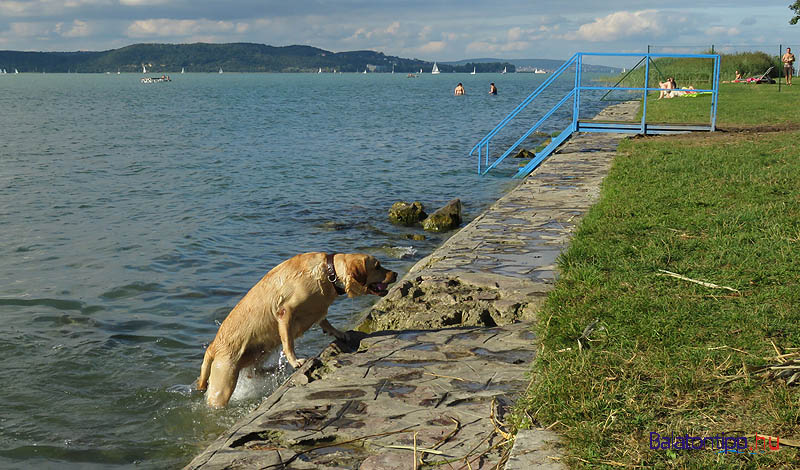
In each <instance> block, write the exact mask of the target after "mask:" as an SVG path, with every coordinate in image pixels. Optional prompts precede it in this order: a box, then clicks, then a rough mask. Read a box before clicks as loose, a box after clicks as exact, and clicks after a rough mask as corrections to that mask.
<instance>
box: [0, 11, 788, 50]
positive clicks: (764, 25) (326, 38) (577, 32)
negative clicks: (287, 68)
mask: <svg viewBox="0 0 800 470" xmlns="http://www.w3.org/2000/svg"><path fill="white" fill-rule="evenodd" d="M789 3H791V2H790V0H781V1H772V0H767V1H764V0H756V1H753V0H748V1H740V0H727V1H716V0H710V1H703V2H699V1H696V0H694V1H685V0H670V1H665V2H641V1H626V0H605V1H570V2H564V1H559V0H547V1H538V0H537V1H522V0H512V1H488V0H481V1H474V0H460V1H444V0H426V1H421V0H411V1H402V0H393V1H385V0H313V1H303V0H296V1H291V0H281V1H273V0H223V1H210V0H191V1H190V0H61V1H57V0H0V50H9V49H10V50H26V51H76V50H106V49H114V48H118V47H122V46H126V45H129V44H135V43H141V42H160V43H192V42H215V43H220V42H256V43H263V44H270V45H275V46H281V45H289V44H307V45H313V46H316V47H320V48H323V49H327V50H332V51H347V50H358V49H371V50H376V51H381V52H384V53H386V54H389V55H396V56H401V57H414V58H420V59H426V60H431V61H433V60H438V61H447V60H459V59H467V58H478V57H499V58H507V59H514V58H517V59H523V58H547V59H565V58H567V57H569V56H570V55H572V53H574V52H577V51H585V52H642V51H646V50H647V45H648V44H650V45H657V46H660V47H659V48H658V49H657V50H658V51H659V52H672V51H673V50H672V49H671V48H669V47H668V46H671V45H676V44H678V45H695V46H705V45H711V44H716V45H725V44H727V45H737V46H747V47H737V48H736V50H748V49H751V50H752V49H758V48H762V49H765V50H768V51H770V52H772V50H773V49H775V51H774V53H776V54H777V45H778V44H791V41H793V40H794V38H795V37H797V36H798V34H800V25H795V26H792V25H789V19H790V18H791V17H792V12H791V11H790V10H789V8H788V4H789ZM798 42H800V41H798ZM773 46H775V47H773ZM798 48H800V46H798ZM674 52H700V51H699V50H697V49H695V50H691V51H687V50H685V48H675V50H674Z"/></svg>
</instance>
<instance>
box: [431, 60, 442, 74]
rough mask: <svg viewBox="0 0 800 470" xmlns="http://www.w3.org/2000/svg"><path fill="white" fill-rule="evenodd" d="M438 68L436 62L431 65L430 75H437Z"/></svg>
mask: <svg viewBox="0 0 800 470" xmlns="http://www.w3.org/2000/svg"><path fill="white" fill-rule="evenodd" d="M440 73H441V72H439V67H437V66H436V62H434V63H433V70H431V75H439V74H440Z"/></svg>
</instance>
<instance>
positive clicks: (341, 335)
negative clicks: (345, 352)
mask: <svg viewBox="0 0 800 470" xmlns="http://www.w3.org/2000/svg"><path fill="white" fill-rule="evenodd" d="M319 326H320V327H322V331H324V332H325V334H327V335H331V336H333V337H334V338H336V339H338V340H339V341H344V342H345V343H349V342H350V335H348V334H347V333H346V332H343V331H339V330H337V329H336V327H334V326H333V325H331V323H330V322H329V321H328V319H327V318H323V319H322V320H320V322H319Z"/></svg>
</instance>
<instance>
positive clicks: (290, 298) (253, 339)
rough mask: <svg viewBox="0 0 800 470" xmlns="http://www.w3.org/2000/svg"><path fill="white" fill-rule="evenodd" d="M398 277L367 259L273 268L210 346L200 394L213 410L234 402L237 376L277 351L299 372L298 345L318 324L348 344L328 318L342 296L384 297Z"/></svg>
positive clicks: (319, 256)
mask: <svg viewBox="0 0 800 470" xmlns="http://www.w3.org/2000/svg"><path fill="white" fill-rule="evenodd" d="M395 280H397V273H395V272H394V271H390V270H388V269H385V268H383V267H382V266H381V265H380V262H379V261H378V260H377V259H375V258H374V257H373V256H370V255H366V254H341V253H340V254H326V253H304V254H300V255H296V256H294V257H292V258H290V259H288V260H286V261H284V262H283V263H281V264H279V265H278V266H275V267H274V268H273V269H272V270H270V272H268V273H267V274H266V275H265V276H264V277H263V278H262V279H261V280H260V281H259V282H258V283H257V284H256V285H255V286H253V288H252V289H250V291H249V292H248V293H247V294H246V295H245V296H244V297H243V298H242V300H240V301H239V303H238V304H236V306H235V307H234V308H233V310H231V312H230V313H229V314H228V317H227V318H225V321H223V322H222V325H220V327H219V330H218V331H217V336H216V337H215V338H214V341H212V342H211V344H209V345H208V348H207V349H206V354H205V357H204V358H203V365H202V367H201V368H200V377H199V378H198V379H197V389H198V390H206V389H207V392H206V402H207V403H208V405H209V406H211V407H214V408H221V407H223V406H225V405H226V404H227V403H228V401H229V400H230V398H231V395H232V394H233V391H234V389H235V388H236V381H237V379H238V378H239V371H240V370H242V369H244V368H246V367H249V366H252V365H254V364H257V363H259V362H260V361H261V360H262V359H263V358H264V357H265V356H266V354H268V353H270V352H271V351H272V350H273V349H274V348H276V347H277V346H278V345H281V346H282V347H283V353H284V355H286V359H287V360H288V361H289V364H291V365H292V367H294V368H295V369H296V368H298V367H300V366H301V365H302V364H303V362H304V360H303V359H298V358H297V357H296V356H295V352H294V340H295V338H298V337H299V336H300V335H302V334H303V333H304V332H305V331H306V330H308V329H309V328H311V326H313V325H314V324H316V323H319V325H320V326H321V327H322V330H323V331H324V332H325V333H327V334H329V335H333V336H335V337H336V338H337V339H341V340H344V341H346V340H347V334H346V333H343V332H341V331H339V330H337V329H336V328H334V327H333V325H331V324H330V323H329V322H328V320H327V319H326V318H325V315H326V314H327V313H328V307H330V305H331V304H332V303H333V301H334V300H336V298H337V297H338V296H339V295H342V294H347V295H348V296H349V297H357V296H359V295H365V294H374V295H379V296H384V295H386V293H387V291H388V288H389V284H391V283H392V282H394V281H395Z"/></svg>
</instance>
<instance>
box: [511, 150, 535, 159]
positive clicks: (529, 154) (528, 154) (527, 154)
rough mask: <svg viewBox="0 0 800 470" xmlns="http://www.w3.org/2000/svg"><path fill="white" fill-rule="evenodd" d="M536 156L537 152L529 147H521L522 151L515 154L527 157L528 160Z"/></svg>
mask: <svg viewBox="0 0 800 470" xmlns="http://www.w3.org/2000/svg"><path fill="white" fill-rule="evenodd" d="M534 157H536V154H535V153H533V152H531V151H530V150H527V149H520V151H519V152H517V154H516V155H514V158H526V159H528V160H530V159H532V158H534Z"/></svg>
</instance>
